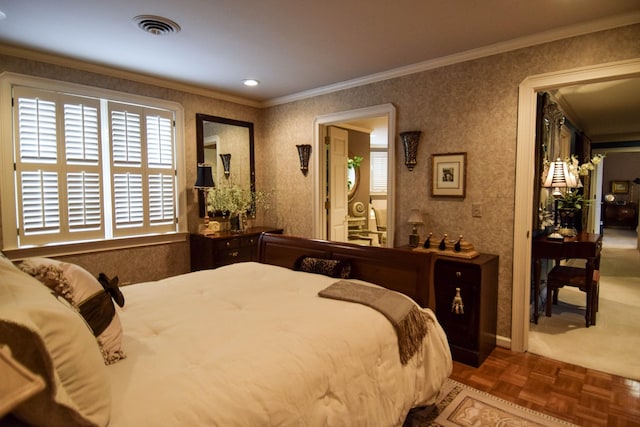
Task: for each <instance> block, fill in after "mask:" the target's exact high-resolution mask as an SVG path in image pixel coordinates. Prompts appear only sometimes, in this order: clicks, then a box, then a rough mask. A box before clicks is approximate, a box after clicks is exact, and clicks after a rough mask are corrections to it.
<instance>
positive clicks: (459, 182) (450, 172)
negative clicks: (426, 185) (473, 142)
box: [431, 153, 467, 198]
mask: <svg viewBox="0 0 640 427" xmlns="http://www.w3.org/2000/svg"><path fill="white" fill-rule="evenodd" d="M431 159H432V179H431V196H433V197H459V198H464V197H465V196H466V187H467V153H443V154H433V155H432V157H431Z"/></svg>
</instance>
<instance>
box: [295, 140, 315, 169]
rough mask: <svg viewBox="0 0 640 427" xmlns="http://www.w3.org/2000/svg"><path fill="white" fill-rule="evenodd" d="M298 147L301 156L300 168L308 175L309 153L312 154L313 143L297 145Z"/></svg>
mask: <svg viewBox="0 0 640 427" xmlns="http://www.w3.org/2000/svg"><path fill="white" fill-rule="evenodd" d="M296 148H297V149H298V157H300V170H301V171H302V174H303V175H304V176H307V172H309V155H310V154H311V145H309V144H302V145H296Z"/></svg>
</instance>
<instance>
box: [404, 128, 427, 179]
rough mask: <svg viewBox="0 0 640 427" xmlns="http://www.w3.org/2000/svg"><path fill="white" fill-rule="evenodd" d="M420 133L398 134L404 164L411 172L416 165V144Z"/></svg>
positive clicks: (415, 131)
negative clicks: (402, 149)
mask: <svg viewBox="0 0 640 427" xmlns="http://www.w3.org/2000/svg"><path fill="white" fill-rule="evenodd" d="M421 133H422V132H421V131H419V130H413V131H408V132H402V133H400V140H402V145H403V147H404V164H405V165H406V166H407V168H409V170H410V171H412V170H413V168H414V167H415V166H416V164H417V163H418V162H417V160H416V157H417V156H418V142H419V140H420V134H421Z"/></svg>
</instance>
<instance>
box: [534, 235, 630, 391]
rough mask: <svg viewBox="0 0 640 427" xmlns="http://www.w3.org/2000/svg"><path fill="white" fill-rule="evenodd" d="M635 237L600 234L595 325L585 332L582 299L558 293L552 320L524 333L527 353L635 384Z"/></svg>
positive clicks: (575, 291)
mask: <svg viewBox="0 0 640 427" xmlns="http://www.w3.org/2000/svg"><path fill="white" fill-rule="evenodd" d="M636 244H637V240H636V234H635V232H633V231H629V230H616V229H605V231H604V236H603V249H602V256H601V262H600V307H599V311H598V314H597V323H596V325H594V326H591V327H589V328H585V326H584V310H585V294H584V293H583V292H581V291H580V290H578V289H576V288H568V287H565V288H563V289H561V290H560V294H559V302H558V305H557V306H553V312H552V316H551V317H546V316H541V317H540V319H539V321H538V324H537V325H535V324H533V323H532V324H531V328H530V330H529V352H531V353H534V354H538V355H541V356H545V357H550V358H552V359H556V360H560V361H563V362H568V363H573V364H576V365H579V366H584V367H587V368H591V369H596V370H599V371H603V372H607V373H610V374H616V375H620V376H623V377H626V378H632V379H636V380H640V252H639V251H638V250H637V249H634V248H635V245H636Z"/></svg>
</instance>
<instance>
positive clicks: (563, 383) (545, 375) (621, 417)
mask: <svg viewBox="0 0 640 427" xmlns="http://www.w3.org/2000/svg"><path fill="white" fill-rule="evenodd" d="M451 378H452V379H454V380H456V381H459V382H461V383H464V384H467V385H469V386H472V387H474V388H476V389H479V390H482V391H485V392H487V393H490V394H492V395H494V396H497V397H500V398H502V399H504V400H508V401H510V402H513V403H516V404H518V405H521V406H524V407H527V408H530V409H533V410H536V411H540V412H543V413H545V414H548V415H551V416H554V417H556V418H560V419H563V420H566V421H569V422H572V423H574V424H578V425H580V426H640V382H639V381H633V380H628V379H625V378H622V377H618V376H615V375H610V374H605V373H603V372H599V371H594V370H592V369H586V368H582V367H579V366H575V365H570V364H568V363H564V362H559V361H556V360H552V359H547V358H545V357H541V356H536V355H533V354H529V353H514V352H511V351H510V350H507V349H504V348H499V347H498V348H496V349H495V350H494V351H493V353H492V354H491V355H490V356H489V357H488V358H487V360H485V362H484V363H483V364H482V366H480V367H479V368H473V367H471V366H467V365H464V364H462V363H458V362H454V366H453V374H452V375H451Z"/></svg>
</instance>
